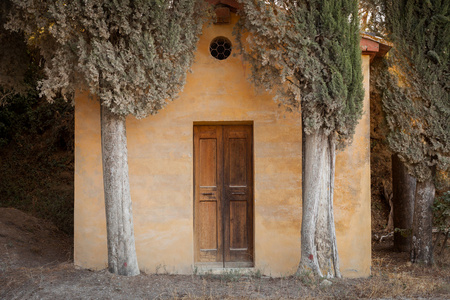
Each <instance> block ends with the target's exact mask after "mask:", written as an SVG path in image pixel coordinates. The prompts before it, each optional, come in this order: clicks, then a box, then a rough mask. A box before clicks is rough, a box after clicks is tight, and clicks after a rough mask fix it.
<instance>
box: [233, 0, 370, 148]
mask: <svg viewBox="0 0 450 300" xmlns="http://www.w3.org/2000/svg"><path fill="white" fill-rule="evenodd" d="M240 2H241V3H242V4H243V10H242V13H241V14H242V16H241V19H240V21H239V23H238V26H237V28H236V34H237V36H238V39H239V40H240V41H241V49H242V52H243V53H244V56H245V58H246V59H247V60H248V61H249V62H250V63H251V68H252V78H251V79H252V81H253V82H254V83H255V84H256V85H257V86H260V87H263V88H265V89H268V90H273V91H274V92H275V93H276V97H275V99H276V100H277V101H278V102H279V103H280V104H283V105H286V106H287V107H288V109H290V110H294V109H295V110H297V109H300V108H301V110H302V117H303V123H304V129H305V132H306V133H308V134H309V133H311V132H313V131H315V130H317V129H319V128H322V129H324V132H325V134H327V135H330V134H336V135H337V138H338V140H340V141H341V142H343V143H345V142H346V141H348V140H349V139H351V137H352V135H353V133H354V129H355V126H356V124H357V122H358V120H359V118H360V117H361V114H362V101H363V95H364V93H363V88H362V71H361V51H360V49H359V39H360V38H359V19H358V1H353V0H346V1H344V0H341V1H331V0H328V1H327V0H323V1H251V0H242V1H240ZM244 37H246V41H247V42H248V47H245V48H244V46H243V44H244V43H243V38H244Z"/></svg>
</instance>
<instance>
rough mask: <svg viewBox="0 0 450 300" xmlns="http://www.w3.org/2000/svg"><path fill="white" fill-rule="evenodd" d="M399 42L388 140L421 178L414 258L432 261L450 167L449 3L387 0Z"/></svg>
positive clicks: (389, 80)
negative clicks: (440, 179)
mask: <svg viewBox="0 0 450 300" xmlns="http://www.w3.org/2000/svg"><path fill="white" fill-rule="evenodd" d="M385 9H386V11H385V14H386V29H387V32H388V33H389V38H390V39H391V41H392V42H393V43H394V49H393V51H392V53H391V55H390V57H389V61H388V63H389V64H388V65H385V68H386V69H388V68H389V72H387V71H386V72H385V73H384V74H385V75H384V76H383V78H382V80H381V81H380V84H379V86H380V88H381V89H383V91H384V92H383V108H384V111H385V113H386V118H387V122H388V125H389V128H390V130H391V133H390V134H389V136H388V143H389V146H390V148H391V149H392V151H393V152H395V153H396V154H397V155H398V156H399V158H400V159H401V160H402V161H403V162H404V163H405V164H406V166H407V168H408V171H409V173H410V174H411V175H413V176H414V177H415V178H416V179H417V181H418V182H417V185H416V192H415V205H414V217H413V228H412V245H411V260H412V261H413V262H424V263H426V264H431V263H432V262H433V251H432V208H431V206H432V204H433V201H434V194H435V186H434V182H433V178H434V175H435V173H436V169H440V170H446V169H448V168H449V167H450V98H449V90H450V68H449V66H450V62H449V50H450V23H449V22H450V1H449V0H427V1H419V0H402V1H385Z"/></svg>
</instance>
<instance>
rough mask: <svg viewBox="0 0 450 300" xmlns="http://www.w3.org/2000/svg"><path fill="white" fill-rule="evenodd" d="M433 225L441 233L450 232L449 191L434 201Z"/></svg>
mask: <svg viewBox="0 0 450 300" xmlns="http://www.w3.org/2000/svg"><path fill="white" fill-rule="evenodd" d="M433 223H434V226H436V227H437V228H438V229H439V231H441V232H447V231H449V230H450V191H447V192H445V193H444V194H443V195H442V196H440V197H436V199H435V200H434V204H433Z"/></svg>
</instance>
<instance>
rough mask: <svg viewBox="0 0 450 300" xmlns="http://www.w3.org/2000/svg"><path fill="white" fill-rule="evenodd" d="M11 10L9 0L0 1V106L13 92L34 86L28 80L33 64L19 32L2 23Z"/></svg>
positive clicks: (23, 90) (5, 20) (20, 92)
mask: <svg viewBox="0 0 450 300" xmlns="http://www.w3.org/2000/svg"><path fill="white" fill-rule="evenodd" d="M10 10H11V2H10V1H9V0H2V1H0V45H1V46H0V106H1V105H2V104H5V103H7V102H8V101H7V99H8V97H9V96H11V95H13V94H16V93H18V94H22V95H24V94H26V92H27V91H29V90H30V89H32V86H33V87H34V84H33V83H34V82H33V83H31V82H29V81H30V80H29V77H33V76H32V74H31V73H32V72H33V70H32V69H33V68H32V67H33V65H32V59H31V55H30V53H29V52H28V51H27V45H26V43H25V41H24V37H23V35H22V34H21V33H17V32H10V31H8V30H6V28H5V27H4V25H5V24H6V22H7V16H8V13H9V12H10Z"/></svg>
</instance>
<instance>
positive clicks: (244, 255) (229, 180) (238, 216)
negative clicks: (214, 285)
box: [223, 126, 253, 267]
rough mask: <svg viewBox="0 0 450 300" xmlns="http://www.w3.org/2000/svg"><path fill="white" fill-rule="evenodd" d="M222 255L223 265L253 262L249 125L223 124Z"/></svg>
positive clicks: (251, 173)
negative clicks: (224, 125)
mask: <svg viewBox="0 0 450 300" xmlns="http://www.w3.org/2000/svg"><path fill="white" fill-rule="evenodd" d="M223 136H224V216H223V218H224V235H225V236H224V252H225V253H224V259H225V266H226V267H228V266H229V267H234V266H236V265H235V264H233V263H237V262H241V263H242V262H248V263H251V262H253V180H252V177H253V168H252V153H253V150H252V144H253V138H252V128H251V126H226V127H224V132H223Z"/></svg>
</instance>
